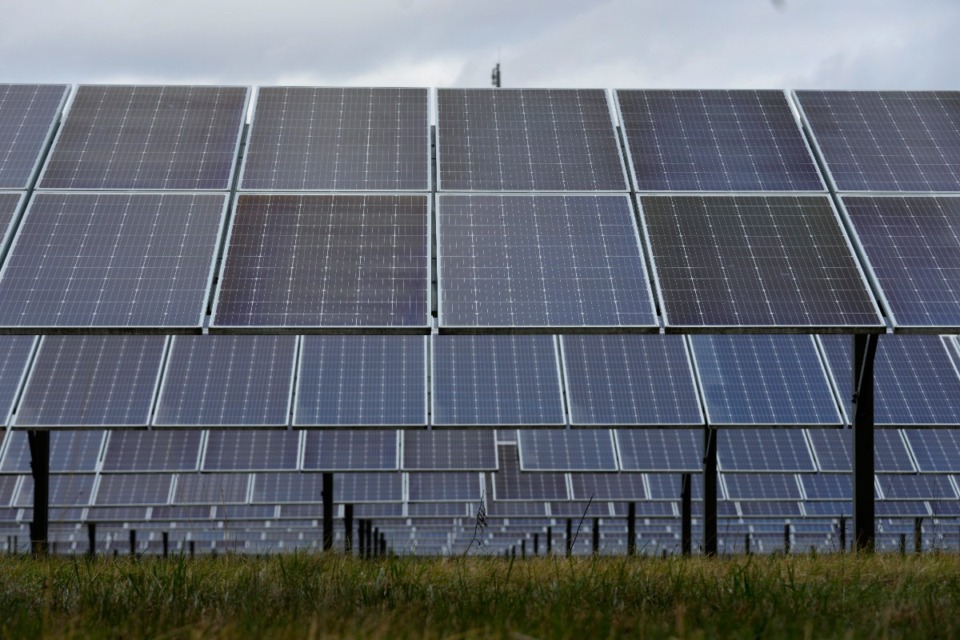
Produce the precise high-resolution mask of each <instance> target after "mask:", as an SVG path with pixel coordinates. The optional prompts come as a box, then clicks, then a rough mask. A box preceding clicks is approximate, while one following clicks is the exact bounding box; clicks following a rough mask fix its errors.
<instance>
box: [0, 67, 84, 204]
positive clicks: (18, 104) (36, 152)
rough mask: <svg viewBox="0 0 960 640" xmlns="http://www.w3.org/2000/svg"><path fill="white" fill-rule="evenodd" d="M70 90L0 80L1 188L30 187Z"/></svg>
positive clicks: (68, 88) (62, 87)
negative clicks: (5, 82)
mask: <svg viewBox="0 0 960 640" xmlns="http://www.w3.org/2000/svg"><path fill="white" fill-rule="evenodd" d="M69 91H70V87H69V86H67V85H62V84H58V85H37V84H0V189H27V188H29V187H30V183H31V181H32V179H33V177H34V175H35V174H36V172H37V169H38V168H39V166H40V158H41V155H42V154H43V150H44V148H45V147H46V146H47V143H48V141H49V140H50V136H51V135H52V134H53V129H54V127H55V126H56V123H57V119H58V118H59V116H60V111H61V109H63V105H64V103H65V102H66V99H67V94H68V93H69Z"/></svg>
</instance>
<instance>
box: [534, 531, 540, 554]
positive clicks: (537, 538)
mask: <svg viewBox="0 0 960 640" xmlns="http://www.w3.org/2000/svg"><path fill="white" fill-rule="evenodd" d="M533 555H534V556H539V555H540V534H539V533H535V534H533Z"/></svg>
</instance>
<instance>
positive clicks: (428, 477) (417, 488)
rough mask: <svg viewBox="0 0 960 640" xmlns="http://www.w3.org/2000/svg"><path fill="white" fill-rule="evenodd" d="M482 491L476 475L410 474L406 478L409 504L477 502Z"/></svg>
mask: <svg viewBox="0 0 960 640" xmlns="http://www.w3.org/2000/svg"><path fill="white" fill-rule="evenodd" d="M482 490H483V485H482V484H481V482H480V474H478V473H411V474H410V475H409V477H408V491H409V500H410V501H411V502H454V501H462V502H470V501H479V499H480V493H481V491H482ZM461 513H463V509H462V508H461Z"/></svg>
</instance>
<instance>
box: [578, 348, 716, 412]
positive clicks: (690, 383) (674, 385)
mask: <svg viewBox="0 0 960 640" xmlns="http://www.w3.org/2000/svg"><path fill="white" fill-rule="evenodd" d="M560 344H561V347H562V350H563V351H562V353H563V367H564V381H565V383H566V390H567V403H568V405H569V407H570V423H571V424H573V425H576V426H587V425H590V426H593V425H604V426H606V425H661V426H667V425H699V424H703V413H702V411H701V409H700V401H699V399H698V398H697V389H696V384H695V382H694V377H693V371H692V369H691V367H690V359H689V356H688V354H687V348H686V345H685V343H684V340H683V337H682V336H671V335H649V336H647V335H565V336H561V343H560Z"/></svg>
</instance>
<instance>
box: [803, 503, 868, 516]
mask: <svg viewBox="0 0 960 640" xmlns="http://www.w3.org/2000/svg"><path fill="white" fill-rule="evenodd" d="M877 504H879V503H877ZM803 510H804V511H806V512H807V515H808V516H811V517H828V518H839V517H840V516H847V517H850V516H852V515H853V500H849V501H846V502H838V501H834V502H804V503H803Z"/></svg>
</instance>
